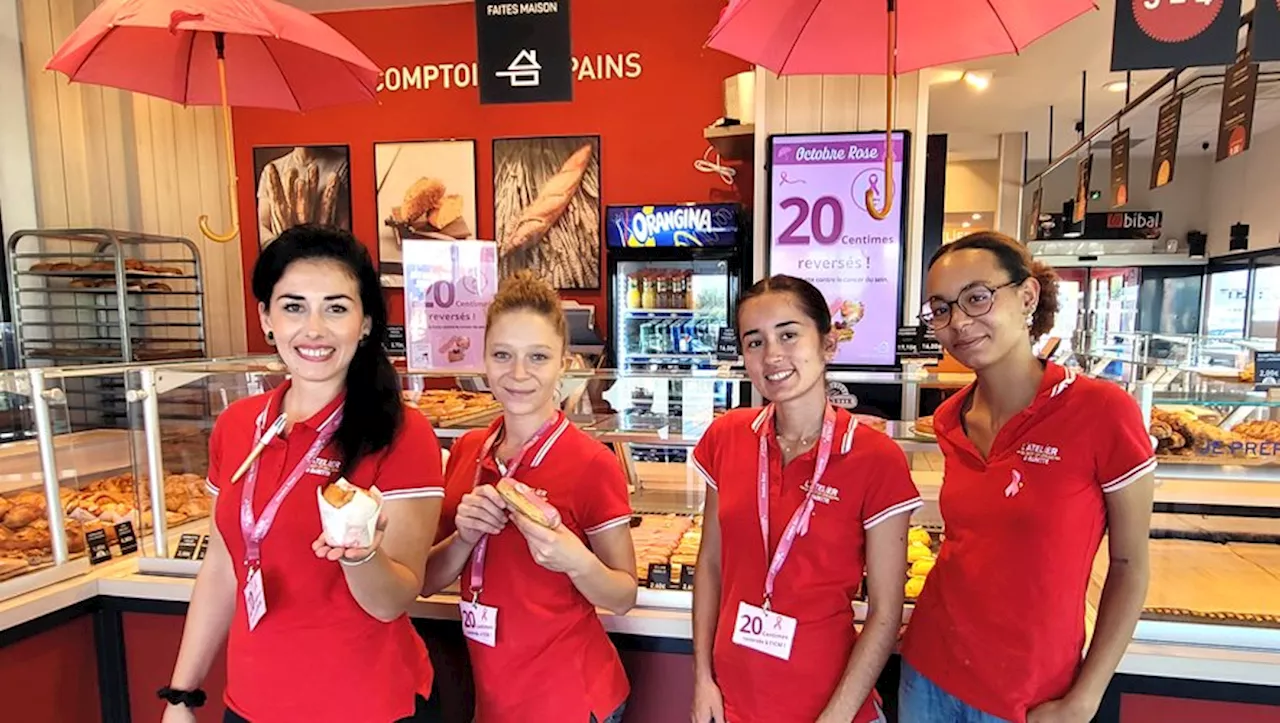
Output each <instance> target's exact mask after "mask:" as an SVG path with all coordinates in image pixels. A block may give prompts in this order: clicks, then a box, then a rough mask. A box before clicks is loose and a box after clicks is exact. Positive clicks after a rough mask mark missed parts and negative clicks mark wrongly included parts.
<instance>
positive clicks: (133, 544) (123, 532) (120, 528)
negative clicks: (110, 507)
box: [116, 520, 138, 555]
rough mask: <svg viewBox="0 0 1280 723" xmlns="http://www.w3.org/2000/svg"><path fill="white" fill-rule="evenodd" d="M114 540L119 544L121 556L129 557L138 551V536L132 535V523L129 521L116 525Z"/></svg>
mask: <svg viewBox="0 0 1280 723" xmlns="http://www.w3.org/2000/svg"><path fill="white" fill-rule="evenodd" d="M116 540H117V541H119V543H120V554H121V555H131V554H133V553H135V552H137V551H138V536H137V535H136V534H134V531H133V523H132V522H130V521H129V520H125V521H124V522H120V523H117V524H116Z"/></svg>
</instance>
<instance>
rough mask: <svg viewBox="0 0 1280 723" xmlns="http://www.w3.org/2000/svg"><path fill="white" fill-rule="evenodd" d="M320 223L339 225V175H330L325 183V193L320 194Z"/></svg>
mask: <svg viewBox="0 0 1280 723" xmlns="http://www.w3.org/2000/svg"><path fill="white" fill-rule="evenodd" d="M317 221H318V222H319V223H322V224H324V225H326V226H337V225H338V174H337V173H330V174H329V178H328V180H326V181H325V182H324V193H322V194H320V218H319V219H317Z"/></svg>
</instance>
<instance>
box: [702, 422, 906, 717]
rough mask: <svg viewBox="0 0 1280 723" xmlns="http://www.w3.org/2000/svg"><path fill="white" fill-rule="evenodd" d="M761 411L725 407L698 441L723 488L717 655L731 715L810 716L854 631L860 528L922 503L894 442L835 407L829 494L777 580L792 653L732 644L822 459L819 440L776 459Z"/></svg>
mask: <svg viewBox="0 0 1280 723" xmlns="http://www.w3.org/2000/svg"><path fill="white" fill-rule="evenodd" d="M764 417H765V415H764V412H763V410H760V409H738V410H734V411H731V412H729V413H727V414H725V415H724V416H722V417H721V418H719V419H717V420H716V421H715V422H714V423H712V425H711V427H710V428H708V429H707V432H706V434H705V435H703V437H702V439H701V441H699V442H698V446H697V447H696V448H695V449H694V452H693V463H694V465H695V466H696V467H697V468H698V471H699V472H700V473H701V474H702V476H703V477H704V478H705V480H706V483H707V485H708V486H710V487H711V488H712V489H715V490H716V491H717V492H718V493H719V495H720V514H719V520H720V539H721V542H720V551H721V552H720V555H721V560H720V565H721V568H720V575H721V580H720V586H721V587H720V616H719V622H718V623H717V625H716V641H715V651H714V655H713V659H712V665H713V668H714V672H715V678H716V683H717V684H718V685H719V686H720V691H721V693H722V694H723V695H724V704H725V716H726V717H727V718H728V719H729V720H730V721H732V723H792V722H794V723H812V721H814V720H816V719H817V718H818V716H819V714H821V713H822V710H823V708H825V707H826V705H827V703H828V702H830V700H831V696H832V695H834V694H835V690H836V686H837V685H838V684H839V683H840V679H841V678H842V677H843V676H844V671H845V667H846V666H847V665H848V663H849V656H850V655H851V654H852V653H853V644H854V641H855V640H856V639H857V632H856V630H855V629H854V616H853V605H852V603H853V600H854V597H855V596H856V595H857V594H858V589H859V587H861V585H862V578H863V572H864V568H865V564H864V560H865V557H864V553H865V544H866V531H867V530H869V529H871V528H872V527H874V526H876V525H877V524H879V523H881V522H883V521H885V520H887V519H889V518H891V517H893V516H895V515H900V514H909V513H910V512H911V511H912V510H915V509H916V508H918V507H920V506H921V504H922V503H921V501H920V494H919V493H918V492H917V491H916V488H915V485H914V484H913V483H912V482H911V471H910V469H909V468H908V466H907V460H906V456H905V455H903V453H902V450H901V449H900V448H899V447H898V445H897V444H895V443H894V442H893V440H891V439H889V438H888V437H887V436H885V435H884V434H882V433H880V432H878V431H876V430H874V429H872V428H870V427H865V426H859V425H858V423H857V421H856V420H855V419H853V417H852V416H851V415H850V414H849V412H848V411H846V410H844V409H838V410H837V411H836V432H835V439H834V442H833V445H832V448H831V458H830V461H829V462H828V463H827V471H826V472H825V473H824V474H823V476H822V479H821V480H820V484H821V485H822V486H823V488H826V489H825V490H824V493H825V494H824V495H823V497H819V501H818V504H817V507H816V511H815V512H814V514H813V517H812V518H811V519H810V521H809V532H808V534H806V535H805V536H804V537H800V538H797V539H796V542H795V545H794V546H793V547H792V549H791V554H790V556H789V557H788V558H787V561H786V564H785V565H783V567H782V570H781V572H779V573H778V578H777V581H776V582H775V586H774V593H773V609H774V610H775V611H776V612H779V613H781V614H783V615H789V616H791V617H793V618H796V621H797V625H796V636H795V643H794V645H793V647H792V650H791V658H790V660H778V659H776V658H773V657H771V656H768V655H765V654H763V653H758V652H755V651H753V650H749V649H747V648H744V647H741V646H738V645H735V644H734V643H733V632H734V627H735V623H736V622H737V619H736V618H737V612H738V603H740V602H743V601H745V602H747V603H749V604H751V605H760V604H761V603H762V602H763V597H764V580H765V574H766V573H767V572H768V566H769V561H770V560H771V559H772V556H773V554H774V551H775V550H777V546H778V541H779V540H780V539H781V538H782V532H783V530H784V529H785V528H786V526H787V523H788V522H790V520H791V516H792V515H793V514H795V511H796V509H797V508H799V507H800V505H801V504H802V503H803V502H804V498H805V493H806V491H807V489H808V485H809V480H810V478H811V477H812V476H813V471H814V465H815V462H816V458H817V451H816V450H817V447H818V445H817V444H815V445H814V447H813V449H811V450H810V451H808V452H806V453H804V454H802V455H800V456H799V457H797V458H796V459H794V460H792V461H791V463H790V464H788V465H787V466H786V467H783V466H782V451H781V449H780V448H779V447H778V444H777V440H776V439H775V437H774V430H773V424H772V423H769V424H766V423H765V422H764ZM761 434H763V435H766V439H767V440H768V444H769V467H770V469H769V548H768V550H765V548H764V540H763V539H762V537H761V533H760V514H759V511H758V505H759V503H758V502H757V491H758V490H757V486H758V474H759V473H758V470H757V466H758V463H759V444H760V437H759V435H761ZM824 497H825V499H824ZM904 554H905V553H904ZM878 703H879V696H877V695H876V694H875V693H874V691H873V693H872V694H871V695H870V696H868V697H867V701H866V702H865V703H864V704H863V706H862V709H861V710H859V711H858V714H857V716H856V717H855V718H854V719H853V720H854V721H856V723H863V722H864V721H874V720H878V715H879V714H878V711H877V708H876V706H877V705H878Z"/></svg>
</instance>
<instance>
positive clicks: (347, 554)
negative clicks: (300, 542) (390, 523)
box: [311, 513, 387, 562]
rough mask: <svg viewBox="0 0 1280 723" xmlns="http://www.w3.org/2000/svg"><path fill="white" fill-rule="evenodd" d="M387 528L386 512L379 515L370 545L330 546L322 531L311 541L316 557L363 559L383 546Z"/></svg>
mask: <svg viewBox="0 0 1280 723" xmlns="http://www.w3.org/2000/svg"><path fill="white" fill-rule="evenodd" d="M386 530H387V517H386V515H384V514H381V513H380V514H379V515H378V526H377V528H376V529H375V531H374V533H373V542H371V543H369V546H368V547H330V546H329V545H328V544H327V543H325V541H324V533H323V532H321V533H320V536H319V537H317V538H316V541H315V542H313V543H311V549H312V551H314V552H315V553H316V557H318V558H320V559H322V560H332V561H334V562H337V561H338V560H363V559H365V558H367V557H369V556H370V555H372V554H373V553H374V551H375V550H377V549H378V548H379V547H381V546H382V536H383V533H385V532H386Z"/></svg>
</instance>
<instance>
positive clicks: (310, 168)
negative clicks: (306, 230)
mask: <svg viewBox="0 0 1280 723" xmlns="http://www.w3.org/2000/svg"><path fill="white" fill-rule="evenodd" d="M306 174H307V175H306V178H304V179H302V183H301V188H299V189H298V198H297V204H298V208H297V214H298V223H300V224H301V223H311V222H312V221H314V220H315V213H316V205H315V204H316V201H315V199H316V194H317V193H318V192H319V191H320V167H319V166H317V165H316V164H314V163H311V164H308V165H307V170H306Z"/></svg>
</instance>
